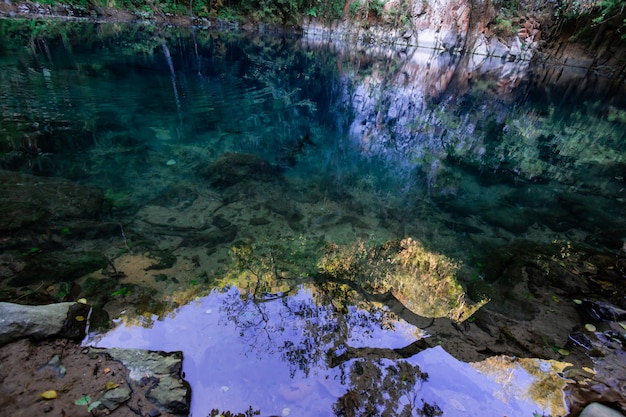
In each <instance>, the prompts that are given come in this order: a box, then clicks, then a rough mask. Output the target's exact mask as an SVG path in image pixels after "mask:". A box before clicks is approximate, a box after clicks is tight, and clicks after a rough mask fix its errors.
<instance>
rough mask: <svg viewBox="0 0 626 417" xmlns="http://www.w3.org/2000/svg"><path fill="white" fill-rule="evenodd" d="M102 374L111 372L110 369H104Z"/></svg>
mask: <svg viewBox="0 0 626 417" xmlns="http://www.w3.org/2000/svg"><path fill="white" fill-rule="evenodd" d="M102 372H104V373H105V374H108V373H110V372H111V368H104V369H103V370H102Z"/></svg>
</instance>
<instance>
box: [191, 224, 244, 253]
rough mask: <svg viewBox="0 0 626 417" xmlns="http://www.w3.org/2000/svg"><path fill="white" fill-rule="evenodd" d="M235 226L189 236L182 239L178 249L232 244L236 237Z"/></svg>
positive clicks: (236, 230) (236, 229)
mask: <svg viewBox="0 0 626 417" xmlns="http://www.w3.org/2000/svg"><path fill="white" fill-rule="evenodd" d="M238 230H239V229H238V228H237V226H235V225H234V224H233V225H231V226H229V227H226V228H224V229H217V228H216V229H212V230H209V231H207V232H202V233H198V234H194V235H191V236H189V237H186V238H185V239H183V241H182V242H181V243H180V245H179V247H199V246H204V247H206V248H214V247H215V246H218V245H220V244H222V243H228V242H232V241H233V240H234V239H235V238H236V237H237V232H238Z"/></svg>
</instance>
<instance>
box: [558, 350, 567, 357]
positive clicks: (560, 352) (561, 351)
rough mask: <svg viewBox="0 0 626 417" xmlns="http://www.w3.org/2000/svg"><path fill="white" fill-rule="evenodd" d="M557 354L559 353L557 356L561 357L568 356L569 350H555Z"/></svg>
mask: <svg viewBox="0 0 626 417" xmlns="http://www.w3.org/2000/svg"><path fill="white" fill-rule="evenodd" d="M557 352H558V353H559V355H563V356H567V355H569V350H567V349H559V350H557Z"/></svg>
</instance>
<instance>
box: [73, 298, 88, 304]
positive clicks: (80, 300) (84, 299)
mask: <svg viewBox="0 0 626 417" xmlns="http://www.w3.org/2000/svg"><path fill="white" fill-rule="evenodd" d="M76 302H77V303H80V304H87V299H86V298H79V299H78V300H76Z"/></svg>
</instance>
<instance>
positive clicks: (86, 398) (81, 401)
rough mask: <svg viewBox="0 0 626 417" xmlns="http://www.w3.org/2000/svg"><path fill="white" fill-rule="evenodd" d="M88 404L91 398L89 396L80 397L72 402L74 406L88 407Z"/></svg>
mask: <svg viewBox="0 0 626 417" xmlns="http://www.w3.org/2000/svg"><path fill="white" fill-rule="evenodd" d="M90 402H91V397H90V396H89V395H83V396H82V397H80V398H79V399H77V400H76V401H74V404H76V405H89V403H90Z"/></svg>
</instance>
